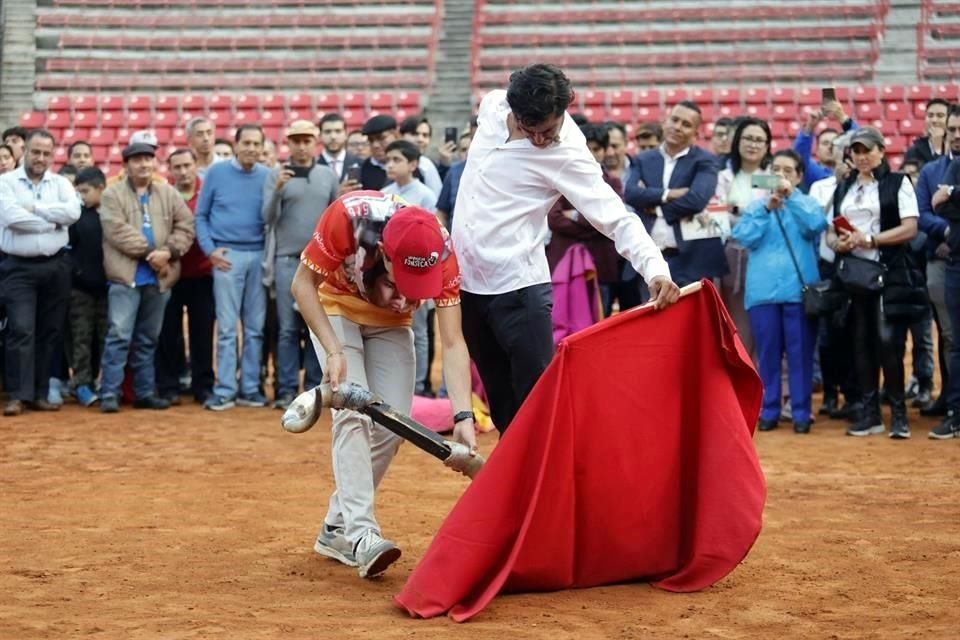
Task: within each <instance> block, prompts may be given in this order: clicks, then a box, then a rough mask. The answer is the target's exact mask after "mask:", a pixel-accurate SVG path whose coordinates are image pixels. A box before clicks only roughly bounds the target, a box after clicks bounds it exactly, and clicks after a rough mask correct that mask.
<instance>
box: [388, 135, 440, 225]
mask: <svg viewBox="0 0 960 640" xmlns="http://www.w3.org/2000/svg"><path fill="white" fill-rule="evenodd" d="M419 162H420V150H419V149H417V146H416V145H415V144H413V143H412V142H409V141H407V140H396V141H394V142H391V143H390V144H389V145H387V178H388V179H389V180H392V182H391V183H390V184H388V185H387V186H385V187H384V188H383V189H382V191H383V193H388V194H396V195H398V196H400V197H401V198H403V199H404V200H406V201H407V202H409V203H410V204H413V205H416V206H418V207H423V208H424V209H426V210H427V211H431V212H434V213H435V212H436V210H437V194H435V193H434V192H433V191H431V190H430V188H429V187H427V185H425V184H423V183H422V182H420V181H419V180H418V179H417V178H415V177H414V175H413V174H414V172H415V171H416V170H417V166H418V164H419Z"/></svg>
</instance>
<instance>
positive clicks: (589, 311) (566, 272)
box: [552, 243, 602, 344]
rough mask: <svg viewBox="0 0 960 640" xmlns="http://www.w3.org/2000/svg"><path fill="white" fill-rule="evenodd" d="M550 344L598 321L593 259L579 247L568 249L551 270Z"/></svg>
mask: <svg viewBox="0 0 960 640" xmlns="http://www.w3.org/2000/svg"><path fill="white" fill-rule="evenodd" d="M552 281H553V342H554V344H558V343H559V342H560V341H561V340H563V339H564V338H566V337H567V336H569V335H571V334H574V333H576V332H577V331H580V330H581V329H586V328H587V327H590V326H593V325H594V324H596V323H597V322H598V321H599V320H600V319H601V317H602V313H601V305H600V289H599V287H598V286H597V270H596V267H595V266H594V264H593V257H592V256H591V255H590V252H589V251H587V248H586V247H585V246H583V245H582V244H579V243H578V244H574V245H570V248H569V249H567V252H566V253H565V254H563V258H562V259H561V260H560V262H559V263H557V266H556V268H555V269H554V270H553V276H552Z"/></svg>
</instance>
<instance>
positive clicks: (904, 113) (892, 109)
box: [884, 102, 911, 121]
mask: <svg viewBox="0 0 960 640" xmlns="http://www.w3.org/2000/svg"><path fill="white" fill-rule="evenodd" d="M884 117H885V118H886V119H887V120H893V121H900V120H903V119H905V118H907V119H908V118H910V117H911V115H910V106H909V105H906V104H903V103H900V102H887V103H886V109H885V112H884Z"/></svg>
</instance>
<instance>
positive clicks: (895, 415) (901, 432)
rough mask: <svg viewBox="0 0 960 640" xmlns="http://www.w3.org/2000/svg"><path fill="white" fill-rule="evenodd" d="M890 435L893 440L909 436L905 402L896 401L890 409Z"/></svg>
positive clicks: (904, 438) (905, 438)
mask: <svg viewBox="0 0 960 640" xmlns="http://www.w3.org/2000/svg"><path fill="white" fill-rule="evenodd" d="M890 414H891V416H892V422H891V424H890V437H891V438H893V439H894V440H907V439H908V438H909V437H910V425H909V423H908V422H907V403H906V402H896V403H894V404H893V407H892V409H891V411H890Z"/></svg>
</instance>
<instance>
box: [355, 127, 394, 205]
mask: <svg viewBox="0 0 960 640" xmlns="http://www.w3.org/2000/svg"><path fill="white" fill-rule="evenodd" d="M361 133H363V135H365V136H367V140H369V141H370V157H369V158H367V159H366V160H365V161H364V162H363V165H361V167H360V186H361V188H363V189H373V190H376V191H379V190H380V189H382V188H383V187H384V185H386V184H387V165H386V162H387V146H388V145H389V144H390V143H391V142H393V141H394V140H398V139H399V138H400V134H399V132H398V131H397V121H396V119H395V118H394V117H393V116H386V115H379V116H373V117H372V118H370V119H369V120H367V121H366V123H364V125H363V129H361Z"/></svg>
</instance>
